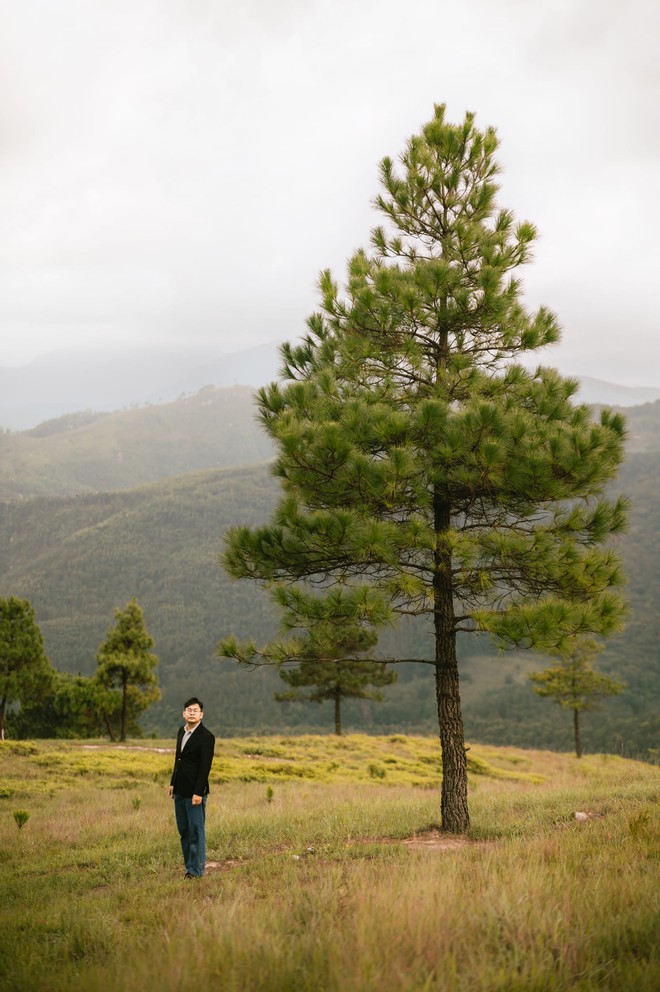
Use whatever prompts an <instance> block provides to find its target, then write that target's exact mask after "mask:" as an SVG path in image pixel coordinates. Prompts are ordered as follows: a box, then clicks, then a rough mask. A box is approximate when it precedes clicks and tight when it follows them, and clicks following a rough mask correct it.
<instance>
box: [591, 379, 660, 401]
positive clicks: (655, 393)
mask: <svg viewBox="0 0 660 992" xmlns="http://www.w3.org/2000/svg"><path fill="white" fill-rule="evenodd" d="M659 377H660V376H659ZM576 378H579V380H580V389H579V391H578V395H577V399H578V400H579V401H580V402H581V403H589V404H590V405H591V406H623V407H628V406H638V405H639V404H641V403H655V401H656V400H660V388H658V389H652V388H649V387H647V386H618V385H617V384H616V383H613V382H603V380H602V379H591V378H589V376H579V377H576Z"/></svg>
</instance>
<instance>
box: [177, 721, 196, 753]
mask: <svg viewBox="0 0 660 992" xmlns="http://www.w3.org/2000/svg"><path fill="white" fill-rule="evenodd" d="M197 727H199V724H197ZM197 727H193V729H192V730H187V729H186V730H184V732H183V737H182V738H181V750H182V751H183V749H184V747H185V746H186V744H187V743H188V741H189V740H190V738H191V737H192V735H193V734H194V733H195V731H196V730H197Z"/></svg>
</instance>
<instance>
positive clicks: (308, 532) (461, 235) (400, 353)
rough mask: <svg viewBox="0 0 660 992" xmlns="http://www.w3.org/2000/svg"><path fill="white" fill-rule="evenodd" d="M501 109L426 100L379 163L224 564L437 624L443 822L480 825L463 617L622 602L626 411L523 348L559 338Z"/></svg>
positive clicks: (316, 596)
mask: <svg viewBox="0 0 660 992" xmlns="http://www.w3.org/2000/svg"><path fill="white" fill-rule="evenodd" d="M497 144H498V143H497V138H496V135H495V132H494V131H493V129H490V128H489V129H487V130H486V131H483V132H481V131H479V130H478V129H477V128H476V126H475V121H474V115H473V114H467V115H466V117H465V120H464V122H463V123H462V124H460V125H452V124H450V123H448V122H447V121H446V120H445V109H444V107H443V106H438V107H436V109H435V114H434V117H433V119H432V120H431V121H430V122H429V123H428V124H426V125H425V126H424V127H423V128H422V130H421V132H420V133H419V134H418V135H415V136H414V137H412V138H411V139H410V140H409V141H408V143H407V145H406V147H405V149H404V151H403V154H402V155H401V161H400V166H399V167H397V166H395V164H394V163H393V162H392V160H391V159H389V158H386V159H384V160H383V162H382V163H381V170H380V173H381V184H382V192H381V194H380V195H379V196H378V197H377V199H376V201H375V205H376V206H377V208H378V210H380V212H381V213H382V214H383V215H384V217H385V221H386V223H385V226H383V227H377V228H376V229H375V230H374V231H373V232H372V236H371V247H370V249H369V250H359V251H357V252H356V253H355V255H354V256H353V257H352V258H351V259H350V261H349V263H348V275H347V281H346V285H345V287H344V289H343V290H340V288H339V286H338V285H337V283H336V282H335V281H334V280H333V279H332V277H331V274H330V273H329V272H324V273H322V275H321V278H320V293H321V308H320V311H319V312H318V313H315V314H313V315H312V316H311V317H310V318H309V319H308V333H307V335H306V336H305V338H304V339H303V340H302V342H301V343H300V344H298V345H295V346H294V345H285V346H284V347H283V348H282V356H283V359H284V363H283V371H282V376H281V381H279V382H275V383H272V384H271V385H270V386H269V387H267V388H265V389H262V390H261V391H260V393H259V397H258V402H259V408H260V413H261V419H262V422H263V424H264V426H265V428H266V430H267V431H268V433H269V434H270V436H271V437H272V438H273V440H274V442H275V444H276V446H277V449H278V455H277V458H276V461H275V467H274V471H275V473H276V475H277V476H279V478H280V479H281V482H282V487H283V496H282V499H281V502H280V504H279V506H278V508H277V509H276V511H275V514H274V517H273V519H272V522H271V524H270V525H269V526H265V527H260V528H254V529H250V528H236V529H234V530H232V531H231V532H230V533H229V535H228V538H227V547H226V552H225V554H224V557H223V561H224V564H225V567H226V568H227V569H228V571H229V572H230V573H231V574H232V575H234V576H236V577H250V578H255V579H258V580H261V581H262V582H264V583H266V584H269V585H272V586H274V587H275V592H276V595H277V597H278V601H279V602H280V604H281V605H283V606H284V608H285V609H286V610H288V611H289V612H290V614H291V615H292V616H293V617H296V616H297V618H298V621H297V622H298V625H299V626H300V627H301V628H302V627H306V628H308V629H311V628H312V627H313V625H314V624H315V623H322V622H338V623H340V622H344V623H346V622H348V623H367V624H373V625H374V626H379V625H381V624H384V623H388V622H392V621H393V620H394V619H395V618H396V616H397V615H401V614H408V615H413V616H424V615H425V616H427V617H428V618H429V619H430V622H431V624H432V629H433V635H432V637H433V641H434V657H435V662H434V668H435V695H436V699H437V709H438V722H439V731H440V741H441V747H442V762H443V774H442V790H441V814H442V826H443V829H444V830H447V831H451V832H457V833H462V832H465V831H466V830H467V828H468V825H469V814H468V802H467V763H466V752H465V742H464V734H463V720H462V714H461V702H460V689H459V672H458V664H457V657H456V636H457V634H458V633H459V632H461V631H486V632H488V633H490V634H491V635H492V637H493V638H494V639H495V640H496V641H497V642H498V643H500V644H502V645H504V646H511V645H518V646H528V647H534V648H538V649H541V650H548V649H551V648H553V647H557V646H561V645H562V644H563V643H565V641H566V639H567V638H569V637H572V636H574V635H576V634H581V633H587V632H595V633H598V634H600V635H603V636H607V635H608V634H609V633H611V632H612V631H615V630H618V629H619V628H620V627H621V625H622V621H623V616H624V604H623V601H622V599H621V596H620V594H619V593H618V592H617V589H616V587H617V586H618V585H620V584H621V582H622V575H621V567H620V562H619V558H618V556H617V554H616V553H615V551H614V550H613V549H612V548H611V547H610V544H609V538H610V536H611V535H612V534H615V533H617V532H618V531H620V530H621V529H622V527H623V526H624V522H625V501H624V500H621V499H619V500H616V501H610V500H608V499H607V498H605V497H604V496H603V488H604V486H605V484H606V483H607V482H608V481H609V480H610V479H611V478H612V477H613V476H614V475H615V473H616V469H617V466H618V465H619V463H620V461H621V458H622V451H623V441H624V434H625V429H624V422H623V419H622V418H621V417H620V416H619V415H615V414H612V413H609V412H607V411H604V412H603V413H601V415H600V420H599V422H597V423H596V422H593V421H592V418H591V416H590V411H589V409H588V408H587V407H586V406H584V405H574V404H573V402H572V397H573V395H574V394H575V391H576V389H577V383H576V382H575V381H572V380H567V379H563V378H561V377H560V376H559V374H558V373H557V372H556V371H555V370H553V369H550V368H543V367H538V368H536V370H534V371H529V370H527V368H525V367H524V366H523V365H522V364H519V363H518V362H517V361H516V359H517V358H519V357H524V356H526V355H527V354H528V353H529V352H531V351H533V350H534V349H538V348H541V347H543V346H545V345H548V344H550V343H552V342H555V341H557V340H558V338H559V328H558V324H557V320H556V319H555V317H554V315H553V314H552V313H551V312H550V311H549V310H548V309H546V308H545V307H541V308H540V309H538V310H537V311H536V312H529V311H528V310H527V309H526V307H525V306H524V303H523V301H522V294H521V285H520V282H519V279H518V278H517V276H516V272H517V270H518V269H519V267H520V266H521V265H523V264H524V263H525V262H527V261H529V259H530V255H531V248H532V243H533V241H534V238H535V229H534V227H533V225H532V224H530V223H519V224H516V223H515V222H514V218H513V215H512V213H511V212H510V211H509V210H500V209H497V208H496V203H495V198H496V192H497V186H496V183H495V176H496V174H497V172H498V165H497V162H496V160H495V157H494V156H495V153H496V149H497Z"/></svg>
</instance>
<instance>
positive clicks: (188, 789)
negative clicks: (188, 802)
mask: <svg viewBox="0 0 660 992" xmlns="http://www.w3.org/2000/svg"><path fill="white" fill-rule="evenodd" d="M185 729H186V728H185V727H179V733H178V734H177V738H176V755H175V758H174V771H173V772H172V779H171V781H170V785H171V786H173V788H174V792H175V794H176V795H177V796H184V797H185V798H187V799H190V798H191V797H192V796H206V795H208V793H209V772H210V771H211V765H212V763H213V752H214V750H215V737H214V736H213V734H212V733H211V731H210V730H207V729H206V727H205V726H204V724H203V723H200V724H199V726H198V727H197V729H196V730H195V731H194V733H193V735H192V737H191V738H190V739H189V741H188V743H187V744H186V746H185V747H184V749H183V751H182V750H181V741H182V740H183V732H184V730H185Z"/></svg>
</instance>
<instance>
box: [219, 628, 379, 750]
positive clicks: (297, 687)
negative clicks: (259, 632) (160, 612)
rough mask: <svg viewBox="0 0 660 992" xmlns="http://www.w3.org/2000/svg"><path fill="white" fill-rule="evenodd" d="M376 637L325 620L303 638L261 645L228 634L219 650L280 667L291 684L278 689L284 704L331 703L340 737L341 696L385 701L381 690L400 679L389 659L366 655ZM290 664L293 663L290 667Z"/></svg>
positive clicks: (238, 657)
mask: <svg viewBox="0 0 660 992" xmlns="http://www.w3.org/2000/svg"><path fill="white" fill-rule="evenodd" d="M284 625H286V620H285V621H284ZM377 640H378V635H377V634H376V632H375V631H373V630H367V629H365V628H364V627H362V628H360V627H357V626H354V627H337V626H336V625H335V624H331V623H330V624H328V623H325V624H321V625H319V626H317V627H316V628H314V630H312V631H311V632H310V633H309V634H308V636H306V637H304V638H294V639H288V640H285V641H273V642H271V643H269V644H266V645H264V646H263V647H261V648H259V649H257V648H256V647H255V645H254V643H253V642H249V643H248V644H244V645H239V644H238V642H237V641H236V640H235V639H234V638H227V639H226V640H225V641H223V642H222V643H221V645H220V648H219V650H220V653H221V654H223V655H226V656H229V657H234V658H236V659H237V660H240V661H242V662H243V663H246V664H259V663H265V664H274V665H277V667H278V669H279V674H280V678H281V679H282V680H283V681H284V682H286V683H287V685H289V686H291V689H290V690H289V691H287V692H276V693H275V699H277V700H278V701H279V702H298V701H300V702H304V701H306V702H310V703H323V702H326V701H328V700H330V701H332V703H333V704H334V723H335V733H336V734H338V735H341V732H342V721H341V704H342V700H344V699H373V700H376V701H380V700H381V699H382V698H383V694H382V693H381V692H379V691H378V690H379V689H380V688H382V687H383V686H386V685H392V683H394V682H396V680H397V677H398V676H397V674H396V672H393V671H391V670H388V668H387V665H386V664H385V663H384V662H381V661H374V660H373V659H372V658H365V657H364V655H365V653H366V652H368V651H370V649H371V648H373V647H374V646H375V644H376V642H377ZM257 658H260V659H261V661H260V662H258V661H257ZM291 664H293V667H287V666H289V665H291ZM370 687H371V688H370Z"/></svg>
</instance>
